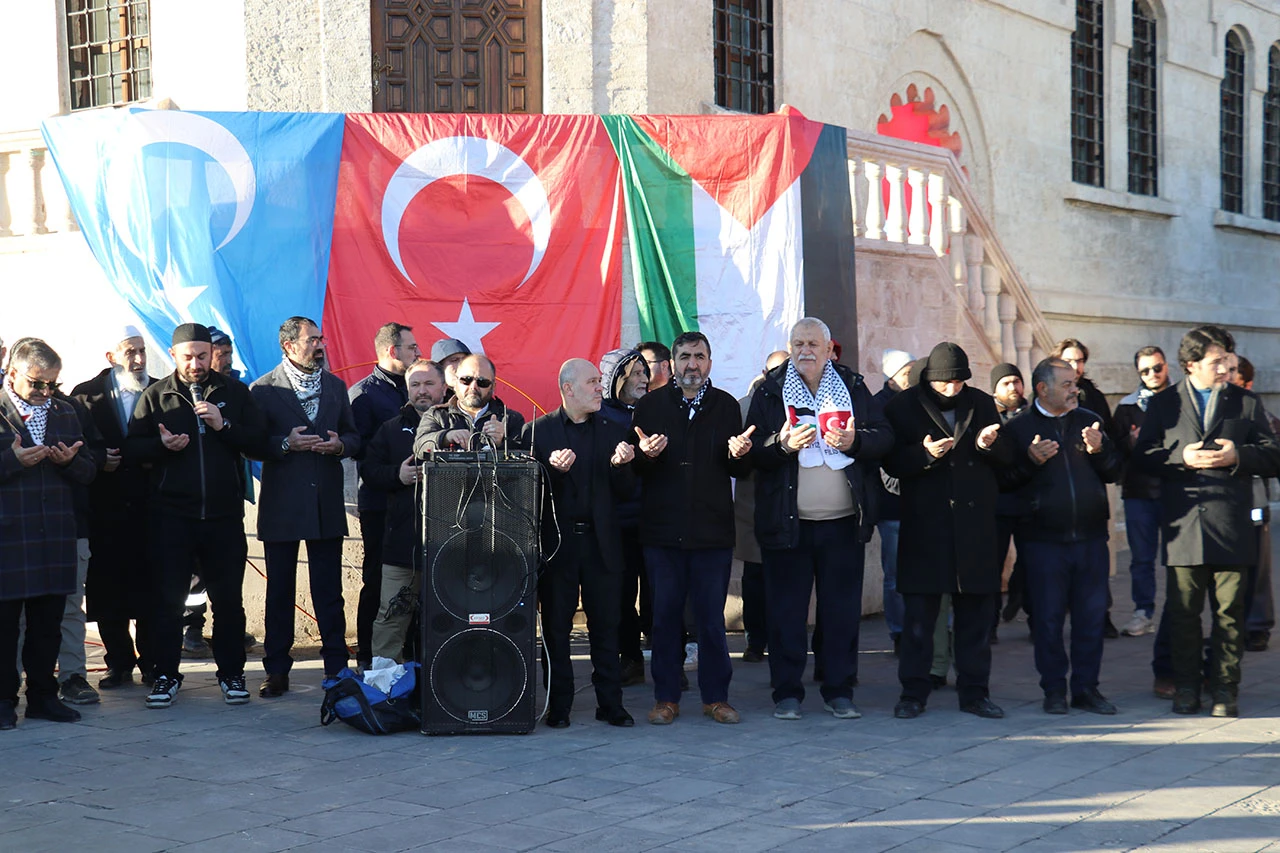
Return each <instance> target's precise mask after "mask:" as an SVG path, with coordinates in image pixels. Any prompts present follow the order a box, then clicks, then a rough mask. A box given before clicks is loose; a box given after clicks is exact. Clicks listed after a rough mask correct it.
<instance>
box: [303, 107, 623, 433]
mask: <svg viewBox="0 0 1280 853" xmlns="http://www.w3.org/2000/svg"><path fill="white" fill-rule="evenodd" d="M622 212H623V211H622V200H621V195H620V186H619V181H618V160H617V157H616V156H615V155H614V151H613V147H612V145H611V143H610V141H609V137H608V136H607V135H606V133H605V131H604V127H603V125H602V124H601V122H600V119H599V117H598V116H543V115H538V116H511V115H502V116H494V115H445V114H430V115H424V114H392V113H378V114H359V115H357V114H352V115H348V116H347V119H346V133H345V136H344V139H343V145H342V163H341V171H340V173H339V178H338V201H337V206H336V209H335V212H334V227H333V244H332V250H331V260H330V266H329V286H328V291H327V295H326V298H325V309H324V320H323V329H324V333H325V335H326V337H327V338H328V339H329V363H330V364H331V365H333V366H334V369H335V370H337V371H341V372H340V373H339V375H340V376H341V377H342V378H343V379H344V380H345V381H347V382H348V384H350V383H352V382H355V381H357V380H358V379H360V378H361V377H362V376H364V375H365V374H366V373H367V372H368V370H367V368H366V367H364V366H361V367H358V368H357V367H355V366H356V365H367V364H368V363H369V362H371V361H373V360H374V358H375V354H374V350H373V338H374V334H375V333H376V332H377V330H378V327H379V326H381V325H383V324H384V323H387V322H392V321H394V322H399V323H404V324H406V325H409V326H412V327H413V329H414V335H415V337H416V338H417V340H418V343H419V345H420V346H421V347H422V350H423V354H424V356H425V355H427V354H428V352H429V349H430V345H431V343H432V342H433V341H435V340H437V339H439V338H458V339H460V340H462V341H463V342H464V343H466V344H467V346H469V347H470V348H471V350H472V352H483V353H484V354H485V355H487V356H488V357H489V358H491V359H492V360H493V361H494V363H495V364H496V365H497V369H498V387H497V396H498V397H500V398H502V400H503V401H504V402H505V403H506V404H507V405H508V406H511V407H514V408H515V409H518V410H520V411H522V412H524V413H525V414H527V415H529V414H538V412H535V411H533V405H532V403H531V402H530V400H529V399H528V398H532V399H533V400H536V401H537V403H538V405H539V406H541V407H542V408H543V409H552V408H554V407H555V406H557V405H559V394H558V392H557V389H556V376H557V372H558V371H559V367H560V364H561V363H562V362H564V361H565V360H566V359H569V358H572V357H575V356H580V357H583V358H587V359H589V360H591V361H593V362H595V361H598V360H599V357H600V356H601V355H602V354H603V353H605V352H607V351H608V350H610V349H614V348H616V347H617V346H618V340H619V329H620V326H621V313H622V307H621V306H622V256H621V242H622ZM344 367H345V368H348V369H347V370H345V371H343V368H344Z"/></svg>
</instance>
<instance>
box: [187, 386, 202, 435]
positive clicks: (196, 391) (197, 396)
mask: <svg viewBox="0 0 1280 853" xmlns="http://www.w3.org/2000/svg"><path fill="white" fill-rule="evenodd" d="M187 390H189V391H190V392H191V403H192V404H193V405H194V404H196V403H203V402H204V389H203V388H201V387H200V383H199V382H192V383H191V385H189V386H188V389H187ZM196 428H197V429H198V430H200V434H201V435H204V418H202V417H200V416H199V415H196Z"/></svg>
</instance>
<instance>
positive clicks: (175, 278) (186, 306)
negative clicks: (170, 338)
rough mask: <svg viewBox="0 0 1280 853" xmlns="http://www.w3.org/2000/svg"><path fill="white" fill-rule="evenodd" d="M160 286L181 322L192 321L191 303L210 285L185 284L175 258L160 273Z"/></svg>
mask: <svg viewBox="0 0 1280 853" xmlns="http://www.w3.org/2000/svg"><path fill="white" fill-rule="evenodd" d="M160 286H161V288H162V290H163V292H164V297H165V299H166V300H168V302H169V305H170V306H172V308H173V310H174V311H175V312H177V314H178V322H179V323H190V322H192V319H191V303H192V302H194V301H195V300H196V299H197V298H198V297H199V296H200V294H202V293H204V292H205V291H206V290H207V289H208V285H196V284H183V283H182V275H181V273H179V272H178V269H177V267H175V266H174V264H173V259H172V258H170V259H169V262H168V263H167V264H165V267H164V272H163V273H161V275H160Z"/></svg>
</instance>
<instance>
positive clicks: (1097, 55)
mask: <svg viewBox="0 0 1280 853" xmlns="http://www.w3.org/2000/svg"><path fill="white" fill-rule="evenodd" d="M1102 51H1103V46H1102V0H1076V31H1075V32H1074V33H1073V34H1072V36H1071V180H1073V181H1075V182H1076V183H1080V184H1090V185H1091V186H1095V187H1100V186H1102V185H1103V182H1104V180H1105V177H1106V171H1105V169H1104V163H1103V156H1104V153H1105V147H1104V145H1103V139H1102V134H1103V123H1102V122H1103V95H1102V87H1103V80H1102Z"/></svg>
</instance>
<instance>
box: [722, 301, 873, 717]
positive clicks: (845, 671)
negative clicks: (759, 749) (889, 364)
mask: <svg viewBox="0 0 1280 853" xmlns="http://www.w3.org/2000/svg"><path fill="white" fill-rule="evenodd" d="M831 351H832V347H831V332H830V330H829V329H828V328H827V325H826V324H825V323H823V322H822V321H821V320H818V319H817V318H814V317H805V318H803V319H801V320H799V321H798V322H797V323H796V324H795V325H794V326H793V327H792V329H791V337H790V341H789V342H788V352H789V353H790V359H789V360H788V361H787V362H786V363H785V364H783V365H780V366H778V367H776V368H774V369H773V370H771V371H769V373H768V374H767V375H766V376H765V379H764V382H763V383H761V385H760V387H759V388H758V389H757V390H756V392H755V394H754V395H753V396H752V398H751V408H750V411H749V413H748V414H747V427H748V429H753V428H754V432H753V433H752V434H753V435H754V436H755V441H754V442H753V444H752V448H751V456H750V459H751V463H752V466H753V468H754V473H753V475H752V476H753V477H754V478H755V491H756V504H755V534H756V538H757V539H758V540H759V542H760V551H761V554H762V556H763V558H764V560H763V562H764V580H765V592H766V601H767V602H768V624H769V674H770V676H771V681H772V685H773V701H774V705H775V707H774V712H773V715H774V716H775V717H777V718H778V719H780V720H796V719H799V718H800V705H801V703H802V702H803V700H804V692H805V691H804V684H803V680H802V678H803V675H804V668H805V661H806V658H807V657H808V650H809V643H808V639H809V638H808V630H807V623H808V616H809V599H810V597H811V596H812V594H813V588H814V585H815V584H816V585H817V589H818V613H819V614H820V616H819V619H820V620H821V622H822V626H823V632H824V635H823V641H822V648H821V651H820V652H819V653H818V654H819V657H820V658H821V660H820V661H819V663H820V664H821V667H822V670H823V674H824V678H823V681H822V698H823V703H824V707H825V709H826V710H827V711H829V712H830V713H831V714H832V715H834V716H835V717H837V718H838V719H852V718H856V717H859V716H861V714H860V713H859V712H858V709H857V707H856V706H855V705H854V704H853V683H854V680H855V679H856V677H857V673H858V666H857V656H858V627H859V624H860V622H861V618H862V576H863V569H864V557H865V543H866V541H867V540H868V539H869V538H870V537H871V532H872V531H873V530H874V529H875V520H876V513H875V503H874V499H875V497H876V483H875V481H876V480H878V478H879V469H878V466H877V465H876V460H878V459H879V458H880V457H882V456H884V455H885V454H886V453H887V452H889V450H890V449H892V447H893V432H892V431H891V430H890V428H889V424H888V423H887V422H886V421H885V420H884V415H883V413H882V412H881V409H880V406H879V404H878V403H877V402H876V401H875V400H874V399H873V398H872V396H871V392H870V391H869V390H867V386H866V385H865V384H863V382H862V377H861V376H860V375H858V374H857V373H854V372H853V371H852V370H850V369H849V368H847V367H845V366H844V365H837V364H836V363H835V362H833V361H832V360H831Z"/></svg>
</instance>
